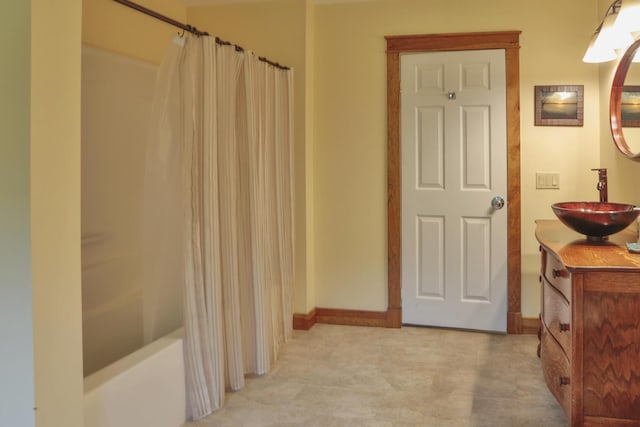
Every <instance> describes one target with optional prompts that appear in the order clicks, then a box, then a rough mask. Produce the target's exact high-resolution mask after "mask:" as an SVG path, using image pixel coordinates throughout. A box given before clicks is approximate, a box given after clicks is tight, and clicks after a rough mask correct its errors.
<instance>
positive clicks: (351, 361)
mask: <svg viewBox="0 0 640 427" xmlns="http://www.w3.org/2000/svg"><path fill="white" fill-rule="evenodd" d="M537 344H538V340H537V338H536V337H535V336H533V335H509V336H504V335H494V334H485V333H480V332H463V331H455V330H446V329H434V328H418V327H403V328H401V329H384V328H368V327H357V326H337V325H323V324H317V325H315V326H314V327H313V328H312V329H311V330H309V331H294V335H293V338H292V339H291V340H290V341H289V342H288V343H287V344H286V345H285V346H284V348H283V350H282V352H281V353H280V358H279V359H278V361H277V363H276V364H275V365H274V366H273V368H272V371H271V372H270V373H268V374H267V375H264V376H262V377H257V378H248V380H247V383H246V386H245V388H244V389H243V390H241V391H240V392H236V393H228V394H227V397H226V403H225V406H224V407H223V408H222V409H221V410H220V411H218V412H216V413H214V414H213V415H211V416H209V417H207V418H205V419H203V420H200V421H198V422H190V423H186V424H184V427H213V426H229V427H231V426H233V427H242V426H264V427H267V426H268V427H275V426H279V427H294V426H300V427H311V426H322V427H332V426H335V427H342V426H345V427H346V426H349V427H351V426H366V427H369V426H371V427H378V426H379V427H383V426H384V427H387V426H433V427H481V426H487V427H489V426H491V427H508V426H513V427H526V426H530V427H543V426H544V427H561V426H566V418H565V416H564V413H563V412H562V410H561V409H560V407H559V405H558V404H557V403H556V401H555V399H554V398H553V396H552V395H551V393H550V392H549V391H548V389H547V387H546V385H545V383H544V379H543V377H542V372H541V367H540V361H539V359H538V358H537V357H536V348H537Z"/></svg>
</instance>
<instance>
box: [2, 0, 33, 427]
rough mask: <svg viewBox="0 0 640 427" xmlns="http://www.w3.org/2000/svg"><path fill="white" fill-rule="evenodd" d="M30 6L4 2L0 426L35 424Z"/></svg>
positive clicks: (12, 0)
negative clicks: (30, 139) (30, 188)
mask: <svg viewBox="0 0 640 427" xmlns="http://www.w3.org/2000/svg"><path fill="white" fill-rule="evenodd" d="M30 33H31V24H30V7H29V2H25V1H23V0H10V1H3V2H2V3H0V70H2V71H0V73H1V75H2V79H0V93H1V94H2V97H0V117H2V118H1V119H0V123H1V125H0V141H2V142H1V143H0V212H2V213H1V214H0V313H2V314H1V317H2V322H0V339H1V340H2V350H0V378H2V380H1V381H0V425H3V426H31V425H33V424H34V419H35V415H34V413H33V406H34V400H33V395H34V384H33V379H34V374H33V323H32V302H31V242H30V240H31V226H30V221H29V212H30V203H29V171H30V166H29V120H30V113H29V109H30V101H29V93H30V76H31V74H30V67H31V60H30V51H31V49H30V42H31V38H30Z"/></svg>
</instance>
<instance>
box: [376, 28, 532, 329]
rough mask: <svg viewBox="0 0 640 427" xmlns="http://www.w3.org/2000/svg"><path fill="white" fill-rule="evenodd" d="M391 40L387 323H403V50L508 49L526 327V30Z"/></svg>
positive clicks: (515, 281)
mask: <svg viewBox="0 0 640 427" xmlns="http://www.w3.org/2000/svg"><path fill="white" fill-rule="evenodd" d="M385 39H386V40H387V226H388V228H387V244H388V245H387V246H388V254H387V272H388V273H387V274H388V278H387V283H388V306H387V319H386V326H387V327H391V328H399V327H400V326H401V325H402V299H401V286H402V277H401V274H402V271H401V267H402V262H401V261H402V252H401V227H402V222H401V216H400V209H401V194H402V193H401V186H400V184H401V183H400V172H401V170H400V168H401V162H400V54H401V53H405V52H437V51H454V50H479V49H504V50H505V58H506V79H507V81H506V83H507V200H508V204H509V205H508V206H509V209H508V215H507V227H508V234H507V247H508V255H507V258H508V260H507V264H508V282H507V288H508V298H509V301H508V306H507V333H510V334H519V333H522V311H521V310H522V309H521V280H522V277H521V276H522V275H521V265H520V264H521V229H520V59H519V58H520V57H519V54H520V43H519V39H520V31H499V32H483V33H452V34H424V35H409V36H386V37H385Z"/></svg>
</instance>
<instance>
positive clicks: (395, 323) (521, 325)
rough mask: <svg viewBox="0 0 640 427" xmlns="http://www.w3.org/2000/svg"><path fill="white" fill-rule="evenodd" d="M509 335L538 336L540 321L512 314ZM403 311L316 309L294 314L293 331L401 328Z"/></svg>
mask: <svg viewBox="0 0 640 427" xmlns="http://www.w3.org/2000/svg"><path fill="white" fill-rule="evenodd" d="M510 314H511V316H509V321H508V333H510V334H534V335H535V334H537V333H538V328H539V327H540V319H537V318H523V317H522V315H521V313H510ZM400 318H401V310H389V311H367V310H344V309H337V308H319V307H318V308H315V309H313V310H311V311H310V312H309V313H307V314H300V313H294V315H293V329H295V330H301V331H308V330H309V329H311V328H312V327H313V325H315V324H316V323H326V324H331V325H351V326H376V327H381V328H385V327H386V328H399V327H401V320H400Z"/></svg>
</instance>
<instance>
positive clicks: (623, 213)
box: [551, 202, 640, 240]
mask: <svg viewBox="0 0 640 427" xmlns="http://www.w3.org/2000/svg"><path fill="white" fill-rule="evenodd" d="M551 209H553V212H554V213H555V214H556V216H557V217H558V219H559V220H560V221H561V222H562V223H563V224H564V225H566V226H567V227H569V228H571V229H572V230H574V231H577V232H578V233H580V234H584V235H585V236H587V239H588V240H606V239H607V236H609V235H610V234H615V233H617V232H619V231H622V230H624V229H625V228H627V227H628V226H629V225H630V224H631V223H632V222H633V221H635V219H636V218H637V217H638V214H640V208H639V207H636V206H633V205H625V204H623V203H609V202H564V203H556V204H554V205H552V206H551Z"/></svg>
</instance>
